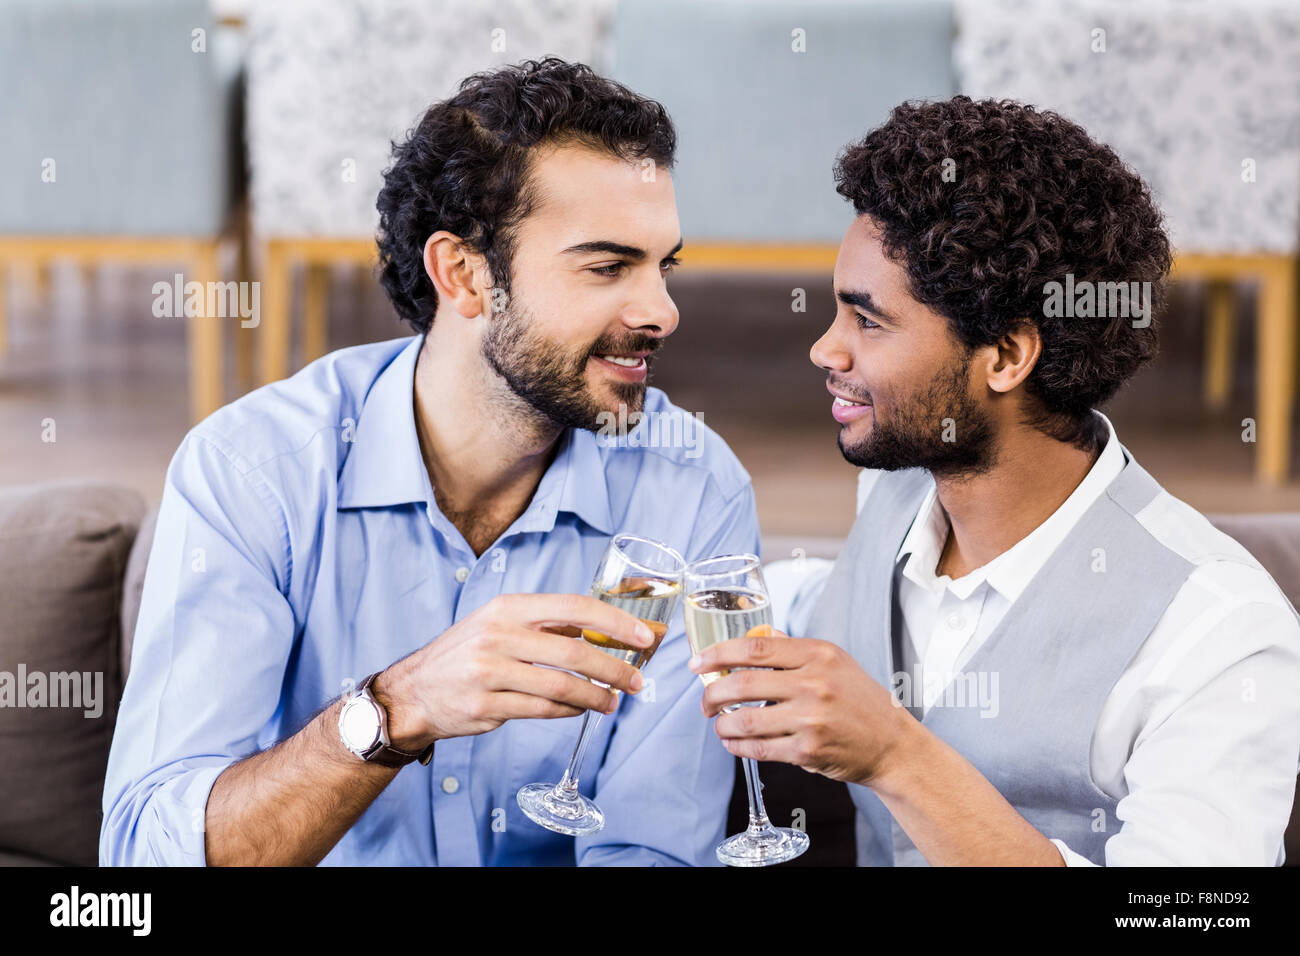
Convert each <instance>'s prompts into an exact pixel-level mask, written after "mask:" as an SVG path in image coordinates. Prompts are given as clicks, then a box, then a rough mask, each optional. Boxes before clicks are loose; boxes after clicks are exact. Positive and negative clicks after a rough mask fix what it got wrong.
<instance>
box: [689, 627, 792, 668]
mask: <svg viewBox="0 0 1300 956" xmlns="http://www.w3.org/2000/svg"><path fill="white" fill-rule="evenodd" d="M773 633H776V632H773ZM808 643H809V642H808V640H807V639H806V638H798V637H767V636H756V637H736V638H732V639H731V640H729V641H723V642H721V643H720V644H714V645H713V646H712V647H709V648H706V649H705V650H704V651H703V653H701V654H698V655H696V656H695V657H692V658H691V664H690V667H691V670H692V671H694V672H695V673H697V674H705V673H708V672H709V671H720V670H728V669H730V668H733V667H798V666H799V665H800V664H802V663H803V662H804V661H805V660H806V658H807V655H808Z"/></svg>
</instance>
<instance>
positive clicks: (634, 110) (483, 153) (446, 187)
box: [376, 57, 677, 333]
mask: <svg viewBox="0 0 1300 956" xmlns="http://www.w3.org/2000/svg"><path fill="white" fill-rule="evenodd" d="M568 142H576V143H581V144H584V145H587V146H590V147H591V148H593V149H598V150H602V151H605V152H607V153H610V154H612V155H614V156H618V157H620V158H622V159H627V160H642V159H646V158H649V159H651V160H653V161H654V162H655V163H656V164H658V165H662V166H665V167H667V168H672V165H673V161H674V154H675V151H676V147H677V135H676V133H675V131H674V130H673V125H672V121H671V120H670V119H669V118H668V113H667V111H666V110H665V109H664V108H663V106H661V105H660V104H659V103H657V102H655V101H654V100H650V99H646V98H645V97H642V96H638V95H637V94H635V93H633V92H632V91H631V90H629V89H627V88H626V87H624V86H622V85H620V84H618V83H615V82H614V81H612V80H608V79H606V78H604V77H602V76H599V75H597V74H596V73H594V72H593V71H592V70H591V68H590V67H588V66H585V65H583V64H581V63H569V62H566V61H564V60H561V59H558V58H556V57H546V58H544V59H542V60H540V61H539V60H528V61H525V62H523V63H520V64H516V65H512V66H506V67H503V68H501V69H498V70H494V71H489V72H484V73H476V74H475V75H473V76H470V77H468V78H467V79H465V80H464V81H463V82H462V83H461V84H460V88H459V89H458V90H457V92H456V93H455V95H453V96H452V97H451V98H450V99H447V100H443V101H441V102H438V103H435V104H433V105H432V106H431V107H429V109H428V110H427V111H426V112H425V114H424V117H423V118H422V119H421V120H420V123H419V125H418V126H416V128H415V129H414V130H413V131H411V132H410V133H409V134H408V137H407V139H406V141H405V142H402V143H400V144H399V143H396V142H394V143H393V144H392V146H393V162H392V164H391V165H390V166H389V168H388V169H387V170H385V172H384V185H383V187H382V188H381V189H380V191H379V200H378V202H377V203H376V205H377V206H378V208H379V234H378V236H377V241H378V244H379V268H380V282H381V283H382V284H383V287H384V290H385V291H386V292H387V293H388V297H389V298H390V299H391V300H392V302H393V306H394V307H395V308H396V309H397V313H398V315H399V316H401V318H403V319H405V320H406V321H407V322H409V323H411V325H412V326H414V327H415V329H416V330H417V331H418V332H421V333H423V332H427V331H428V330H429V326H430V325H431V324H432V322H433V316H434V312H435V309H436V307H437V302H438V298H437V293H436V292H435V291H434V288H433V283H431V282H430V281H429V277H428V275H427V274H426V273H425V271H424V245H425V242H426V241H427V240H428V238H429V236H430V235H432V234H433V233H435V232H437V231H438V230H440V229H446V230H448V231H449V232H452V233H454V234H455V235H457V236H459V237H460V238H461V239H463V240H465V242H466V243H467V244H468V245H469V246H470V248H471V249H473V250H474V251H476V252H478V253H480V254H481V255H483V256H484V258H485V259H486V261H487V265H488V269H489V270H490V272H491V274H492V281H493V283H494V284H495V285H496V286H497V287H498V288H501V289H504V290H506V291H507V292H508V291H509V288H510V263H511V259H512V258H513V254H514V231H515V229H516V228H517V227H518V225H519V223H520V222H522V221H523V219H524V218H525V217H527V216H528V215H529V213H530V212H531V210H532V209H533V207H534V204H535V202H536V196H535V195H533V194H532V193H531V190H530V188H529V182H528V174H529V157H530V155H531V151H532V150H533V149H534V148H535V147H537V146H539V145H542V144H562V143H568Z"/></svg>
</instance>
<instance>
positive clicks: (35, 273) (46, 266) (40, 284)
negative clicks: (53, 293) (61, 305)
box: [32, 259, 54, 302]
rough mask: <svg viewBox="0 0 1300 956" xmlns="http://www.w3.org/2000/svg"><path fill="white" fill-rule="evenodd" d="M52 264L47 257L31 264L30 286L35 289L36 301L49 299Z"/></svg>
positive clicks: (51, 283)
mask: <svg viewBox="0 0 1300 956" xmlns="http://www.w3.org/2000/svg"><path fill="white" fill-rule="evenodd" d="M51 269H52V266H51V263H50V261H49V260H48V259H42V260H41V261H39V262H36V263H33V264H32V286H33V287H34V288H35V290H36V300H37V301H38V302H48V301H49V299H50V289H51V287H52V286H53V284H54V283H53V280H52V279H51V278H50V272H51Z"/></svg>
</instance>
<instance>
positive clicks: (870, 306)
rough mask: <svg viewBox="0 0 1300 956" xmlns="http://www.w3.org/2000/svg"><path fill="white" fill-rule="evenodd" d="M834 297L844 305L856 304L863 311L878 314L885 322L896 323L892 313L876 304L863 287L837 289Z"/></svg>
mask: <svg viewBox="0 0 1300 956" xmlns="http://www.w3.org/2000/svg"><path fill="white" fill-rule="evenodd" d="M835 298H837V299H839V300H840V301H841V302H843V303H844V304H845V305H854V306H857V307H858V308H859V309H862V310H863V311H864V312H870V313H871V314H872V315H875V316H878V317H880V318H882V319H884V320H885V321H887V322H893V323H894V324H898V319H896V318H894V316H893V315H892V314H890V313H889V312H886V311H885V310H884V309H882V308H881V307H880V306H879V305H877V304H876V300H875V299H873V298H871V293H870V292H867V291H866V290H865V289H837V290H836V291H835Z"/></svg>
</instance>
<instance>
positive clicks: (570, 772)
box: [555, 711, 605, 800]
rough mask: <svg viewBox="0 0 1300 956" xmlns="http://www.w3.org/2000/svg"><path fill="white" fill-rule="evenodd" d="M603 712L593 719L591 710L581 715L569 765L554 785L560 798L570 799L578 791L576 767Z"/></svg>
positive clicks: (579, 764) (579, 763)
mask: <svg viewBox="0 0 1300 956" xmlns="http://www.w3.org/2000/svg"><path fill="white" fill-rule="evenodd" d="M604 716H605V715H604V714H599V713H598V714H595V718H594V719H593V716H592V712H591V711H587V712H586V713H585V714H583V715H582V732H581V734H579V735H578V745H577V746H576V747H574V748H573V756H572V757H570V758H569V766H568V768H567V769H566V770H565V771H564V776H563V777H561V778H560V782H559V783H557V784H556V785H555V795H556V797H558V798H559V799H561V800H572V799H573V798H574V797H575V796H576V795H577V793H578V768H579V767H580V766H581V765H582V757H583V755H584V754H585V753H586V752H587V744H588V743H590V742H591V735H592V733H593V732H594V731H595V729H596V728H597V727H598V726H599V725H600V718H602V717H604Z"/></svg>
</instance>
